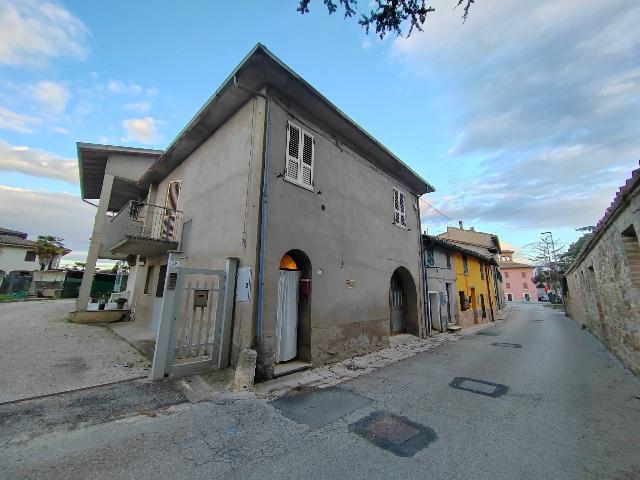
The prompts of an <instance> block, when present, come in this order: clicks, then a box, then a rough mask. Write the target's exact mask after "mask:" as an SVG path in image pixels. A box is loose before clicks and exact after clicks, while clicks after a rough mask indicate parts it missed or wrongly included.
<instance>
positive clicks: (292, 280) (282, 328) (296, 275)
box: [276, 270, 301, 362]
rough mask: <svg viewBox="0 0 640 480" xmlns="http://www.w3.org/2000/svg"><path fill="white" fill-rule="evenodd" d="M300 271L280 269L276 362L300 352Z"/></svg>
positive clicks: (283, 360)
mask: <svg viewBox="0 0 640 480" xmlns="http://www.w3.org/2000/svg"><path fill="white" fill-rule="evenodd" d="M300 274H301V272H299V271H292V270H280V278H279V280H278V310H277V314H276V362H286V361H288V360H291V359H293V358H295V357H296V355H297V354H298V285H299V283H300Z"/></svg>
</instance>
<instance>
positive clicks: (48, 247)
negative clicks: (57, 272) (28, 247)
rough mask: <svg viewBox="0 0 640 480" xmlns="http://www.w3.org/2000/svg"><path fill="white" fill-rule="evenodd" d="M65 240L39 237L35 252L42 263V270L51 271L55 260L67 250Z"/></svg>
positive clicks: (46, 236) (45, 236)
mask: <svg viewBox="0 0 640 480" xmlns="http://www.w3.org/2000/svg"><path fill="white" fill-rule="evenodd" d="M63 240H64V238H61V237H56V236H55V235H38V239H37V240H36V244H35V250H36V254H37V255H38V261H39V262H40V270H51V263H52V262H53V260H54V259H55V258H56V257H57V256H58V255H60V254H62V253H63V252H64V250H65V248H64V244H63V243H62V242H63Z"/></svg>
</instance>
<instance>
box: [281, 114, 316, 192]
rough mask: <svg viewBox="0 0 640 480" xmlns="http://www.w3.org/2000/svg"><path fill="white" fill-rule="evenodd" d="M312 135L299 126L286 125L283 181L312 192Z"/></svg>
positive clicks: (313, 148) (313, 143) (313, 146)
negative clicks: (285, 155)
mask: <svg viewBox="0 0 640 480" xmlns="http://www.w3.org/2000/svg"><path fill="white" fill-rule="evenodd" d="M314 150H315V141H314V139H313V135H311V134H310V133H309V132H307V131H306V130H303V129H302V128H301V127H300V126H298V125H296V124H294V123H291V122H289V123H288V124H287V158H286V165H285V170H284V179H285V180H287V181H288V182H291V183H295V184H296V185H299V186H301V187H303V188H306V189H308V190H313V157H314V153H315V152H314Z"/></svg>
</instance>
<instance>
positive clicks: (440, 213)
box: [419, 198, 456, 224]
mask: <svg viewBox="0 0 640 480" xmlns="http://www.w3.org/2000/svg"><path fill="white" fill-rule="evenodd" d="M419 200H420V201H421V202H424V203H425V204H426V205H427V206H428V207H429V208H432V209H433V210H435V212H436V213H438V214H439V215H441V216H443V217H444V218H446V219H447V220H449V221H450V222H451V223H454V224H455V223H456V222H455V220H453V219H451V218H450V217H448V216H446V215H445V214H444V213H442V212H441V211H440V210H438V209H437V208H436V207H434V206H433V205H431V204H430V203H429V202H427V201H426V200H423V199H422V198H419Z"/></svg>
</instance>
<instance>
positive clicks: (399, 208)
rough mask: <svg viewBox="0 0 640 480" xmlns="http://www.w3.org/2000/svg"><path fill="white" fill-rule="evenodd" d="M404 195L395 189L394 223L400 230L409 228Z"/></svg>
mask: <svg viewBox="0 0 640 480" xmlns="http://www.w3.org/2000/svg"><path fill="white" fill-rule="evenodd" d="M405 203H406V202H405V199H404V193H403V192H401V191H400V190H398V189H397V188H394V189H393V223H394V225H396V226H398V227H400V228H407V220H406V217H405Z"/></svg>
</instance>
